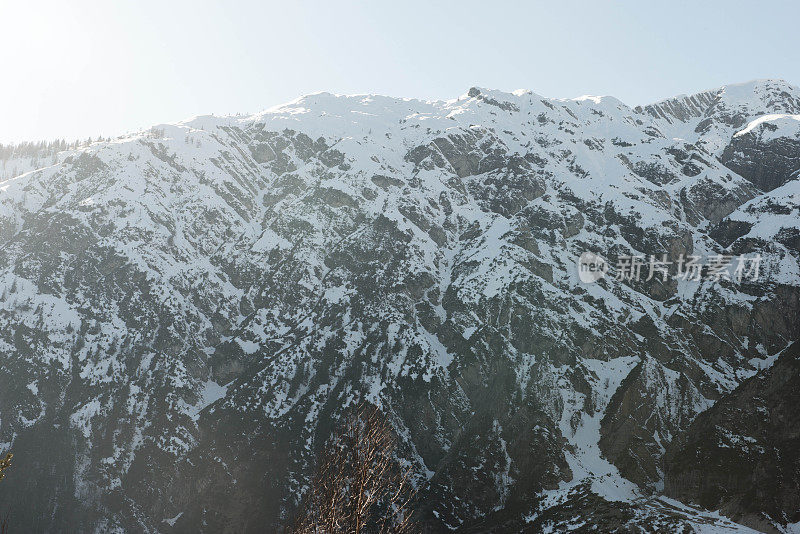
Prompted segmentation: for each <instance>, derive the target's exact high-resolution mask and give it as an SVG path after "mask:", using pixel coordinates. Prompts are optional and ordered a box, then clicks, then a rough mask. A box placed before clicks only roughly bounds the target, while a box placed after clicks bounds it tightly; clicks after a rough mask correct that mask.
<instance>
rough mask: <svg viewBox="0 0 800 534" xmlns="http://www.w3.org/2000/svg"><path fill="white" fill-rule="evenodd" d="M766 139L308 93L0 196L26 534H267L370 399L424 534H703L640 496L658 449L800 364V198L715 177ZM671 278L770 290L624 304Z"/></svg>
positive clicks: (2, 498) (737, 109) (167, 129)
mask: <svg viewBox="0 0 800 534" xmlns="http://www.w3.org/2000/svg"><path fill="white" fill-rule="evenodd" d="M775 114H781V115H782V116H784V115H786V116H790V115H795V114H800V89H798V88H796V87H793V86H790V85H788V84H786V83H784V82H780V81H758V82H752V83H749V84H742V85H739V86H728V87H725V88H722V89H719V90H716V91H711V92H706V93H702V94H700V95H694V96H691V97H681V98H677V99H673V100H669V101H665V102H662V103H659V104H655V105H653V106H648V107H646V108H643V109H636V110H634V109H630V108H629V107H627V106H625V105H624V104H623V103H621V102H619V101H617V100H615V99H613V98H608V97H604V98H593V97H589V98H581V99H575V100H555V99H546V98H542V97H540V96H537V95H535V94H532V93H528V92H526V93H515V94H507V93H501V92H497V91H487V90H483V89H478V88H472V89H470V91H469V93H468V94H467V95H464V96H462V97H461V98H459V99H457V100H453V101H448V102H421V101H414V100H407V99H395V98H388V97H380V96H354V97H341V96H334V95H329V94H318V95H311V96H308V97H304V98H302V99H299V100H297V101H295V102H293V103H291V104H287V105H285V106H282V107H278V108H275V109H273V110H272V111H269V112H265V113H262V114H258V115H254V116H252V117H246V118H214V117H201V118H198V119H195V120H192V121H188V122H186V123H181V124H177V125H163V126H159V127H157V128H154V129H152V130H150V131H149V132H143V133H140V134H136V135H132V136H129V137H125V138H120V139H117V140H114V141H108V142H101V143H95V144H92V145H91V146H88V147H84V148H81V149H79V150H71V151H65V152H62V153H60V154H58V156H57V161H56V162H55V163H54V164H53V165H52V166H48V167H46V168H41V169H38V170H35V171H34V172H30V173H27V174H23V175H21V176H17V177H16V178H14V179H12V180H9V181H5V182H2V183H0V236H2V243H1V244H0V295H2V298H0V325H2V329H0V358H2V360H1V361H2V363H1V364H0V384H3V387H2V388H0V449H5V448H8V447H13V449H14V452H15V472H18V473H25V474H26V480H27V481H36V484H33V483H32V482H18V483H16V484H15V483H14V479H13V478H12V477H11V475H9V477H8V479H7V480H5V481H4V483H3V484H2V485H0V503H3V504H4V505H8V506H9V507H11V508H12V509H13V510H14V524H15V526H16V527H17V528H19V529H20V530H21V531H31V532H37V531H75V530H77V531H130V532H263V531H265V530H266V531H278V530H279V529H281V528H282V527H283V525H285V524H286V522H287V520H288V519H289V518H290V517H291V515H292V513H293V510H294V509H295V507H296V505H297V503H298V500H299V497H300V495H301V494H302V492H303V490H304V488H305V485H306V483H307V480H308V476H309V474H310V473H311V471H312V469H313V467H314V459H315V455H316V453H317V451H318V450H319V449H320V448H321V446H322V445H323V443H324V442H325V440H326V439H327V437H328V436H329V435H330V433H331V430H332V429H333V428H334V427H335V425H336V424H337V421H338V419H339V417H340V416H341V414H342V413H343V410H344V409H345V407H346V406H348V405H351V404H353V403H355V402H358V401H359V400H365V399H366V400H369V401H371V402H373V403H375V404H377V405H379V406H381V407H382V408H383V410H384V412H385V414H386V416H387V418H388V419H389V421H390V422H391V424H392V426H393V428H394V429H395V430H396V432H397V435H398V441H399V449H398V456H399V459H400V460H402V461H403V462H405V463H406V464H407V465H409V466H411V467H412V468H413V470H414V473H415V482H416V483H417V484H418V485H419V488H420V495H421V496H422V498H421V500H420V504H419V510H418V511H419V516H420V518H422V520H423V522H424V524H425V528H426V529H427V530H428V531H430V532H445V531H449V530H451V529H452V528H460V529H462V530H463V531H465V532H468V531H481V529H484V530H489V529H495V530H496V531H509V529H511V531H513V530H515V529H516V530H525V529H528V530H533V531H537V530H538V529H543V528H549V527H547V526H546V525H551V526H552V528H557V527H558V526H559V525H563V524H565V522H566V521H570V520H571V519H570V518H575V517H577V515H580V514H583V515H587V514H588V515H589V517H588V518H587V519H586V520H587V521H590V522H595V523H597V524H599V525H605V526H604V527H603V528H606V529H607V530H612V529H613V528H618V527H619V528H626V529H635V528H637V525H647V524H661V523H658V521H667V523H664V524H669V525H671V526H675V525H677V526H687V528H689V527H692V525H697V524H699V523H697V522H698V521H699V522H700V523H702V524H707V523H709V522H713V521H715V520H714V519H709V518H710V517H711V516H710V515H708V514H706V515H704V512H702V511H698V510H695V509H682V508H681V510H680V512H675V513H674V514H673V512H670V511H665V508H664V507H665V506H666V507H668V505H667V504H665V503H666V501H659V500H658V497H657V494H658V492H660V491H661V489H662V487H663V485H664V474H663V473H664V471H663V465H664V464H663V456H664V451H665V449H667V448H668V447H669V446H670V443H671V442H672V441H674V440H676V439H678V437H679V436H681V435H682V434H683V432H685V431H686V429H687V427H689V425H690V424H691V423H692V420H693V419H694V418H695V417H696V416H697V414H698V413H700V412H702V411H703V410H705V409H706V408H708V407H709V406H711V405H713V404H714V403H715V402H716V401H717V400H718V399H720V398H723V397H724V396H725V395H727V394H729V393H730V392H731V391H733V390H734V389H736V388H737V387H738V386H739V384H740V383H741V382H742V381H743V380H745V379H747V378H748V377H749V376H751V375H753V374H755V373H756V372H757V371H758V369H759V368H760V367H761V366H764V365H766V364H767V362H770V361H771V359H770V358H771V356H773V355H775V354H777V353H778V352H779V351H781V350H783V349H785V347H786V346H787V343H789V341H790V340H793V339H797V338H798V337H799V336H800V318H799V316H800V306H798V295H800V268H799V267H798V256H800V252H799V251H798V235H800V233H799V232H800V213H798V203H797V198H798V195H799V194H800V192H799V191H800V189H798V187H799V186H800V181H799V180H798V179H797V176H796V175H791V174H790V175H788V176H786V175H785V174H782V175H781V176H783V178H781V179H780V180H778V182H780V184H781V185H778V186H776V187H775V188H774V189H772V190H770V191H765V190H764V189H762V187H764V188H766V187H767V185H765V184H773V183H774V184H777V183H778V182H771V181H769V180H767V181H764V180H761V179H760V178H758V179H755V178H753V176H755V174H754V175H751V176H749V177H748V176H742V175H740V174H739V173H738V171H736V170H734V169H732V168H729V167H727V166H726V165H725V164H724V161H733V160H732V159H731V160H726V159H725V158H724V157H723V154H725V153H726V150H728V151H729V152H730V153H731V154H736V162H737V163H736V164H737V165H740V167H739V168H741V169H745V168H747V169H750V168H755V166H757V165H760V164H761V163H760V162H758V161H754V160H755V159H757V158H761V155H763V154H765V152H764V150H762V148H763V147H764V146H769V147H773V146H782V147H783V146H788V145H785V143H789V140H790V139H794V137H792V136H794V131H793V130H792V129H791V128H790V127H789V126H786V128H783V127H781V128H782V129H779V130H776V131H774V132H773V131H770V135H771V136H773V137H770V140H765V137H764V135H762V136H761V137H759V138H758V144H757V145H754V147H755V148H753V149H752V150H750V151H749V152H746V153H744V152H741V151H739V150H736V149H730V150H729V147H730V146H731V145H732V144H733V143H739V142H740V141H738V140H739V139H742V141H741V142H744V141H745V140H747V139H750V138H749V137H747V136H750V135H751V132H753V131H756V129H758V128H761V126H759V125H761V124H762V123H764V122H765V119H764V116H765V115H770V116H771V115H775ZM770 120H772V119H770ZM780 120H781V121H784V122H786V121H791V120H794V119H792V118H787V117H783V118H782V119H780ZM759 121H760V122H759ZM781 124H783V123H781ZM786 124H787V125H790V124H792V123H789V122H786ZM739 133H741V135H739V137H736V136H737V135H738V134H739ZM754 142H755V141H754ZM765 143H766V144H765ZM774 143H779V145H776V144H774ZM759 147H762V148H759ZM770 150H772V149H771V148H770ZM740 152H741V154H740ZM751 160H753V161H751ZM776 161H777V160H776ZM780 161H781V162H783V163H780V165H784V163H785V165H787V166H788V165H789V163H790V161H791V154H789V153H787V154H786V157H785V159H784V160H780ZM782 168H783V167H782ZM787 168H788V167H787ZM743 172H744V171H743ZM776 172H778V171H776ZM782 172H783V171H780V173H782ZM758 176H766V174H763V173H762V174H760V175H758ZM585 251H592V252H596V253H600V254H602V255H603V256H604V257H606V259H608V260H609V263H610V265H611V270H610V272H609V274H608V275H607V276H606V277H605V278H603V279H602V280H600V281H598V282H597V283H595V284H591V285H586V284H583V283H581V282H580V280H579V278H578V276H577V268H576V261H577V258H578V257H579V256H580V255H581V253H582V252H585ZM665 253H666V254H668V255H669V256H670V258H671V259H675V258H676V257H677V256H679V255H688V254H697V255H702V256H705V257H708V256H711V255H715V254H721V253H725V254H742V253H748V254H756V253H757V254H760V255H761V257H762V262H761V271H760V275H759V276H758V277H756V278H757V279H756V280H755V281H751V280H749V279H742V280H737V279H736V278H735V277H734V279H732V280H726V279H722V280H720V281H710V280H704V281H702V282H691V281H684V280H681V281H677V280H675V279H674V277H672V278H670V279H668V280H662V279H661V278H660V277H659V276H658V275H657V276H656V277H655V278H653V279H650V280H645V278H646V274H647V273H646V271H645V276H643V277H642V279H641V280H638V281H636V280H626V279H624V278H623V277H617V276H616V274H617V273H618V269H617V266H616V262H617V260H618V259H620V258H621V257H623V256H630V255H642V256H644V257H645V258H647V257H648V256H650V255H657V256H660V255H662V254H665ZM670 270H671V273H672V274H673V275H674V274H675V265H672V266H670ZM625 477H627V478H625ZM12 488H13V489H12ZM653 492H654V493H655V494H656V496H651V495H650V493H653ZM657 501H658V502H657ZM659 502H660V504H659ZM613 503H623V504H619V505H617V504H613ZM673 504H674V503H673ZM669 506H672V505H669ZM674 506H679V505H677V504H674ZM615 507H617V508H618V509H619V510H620V512H619V513H617V512H615V511H614V510H615ZM545 519H546V521H545ZM774 519H775V521H777V522H780V521H781V519H780V518H779V517H777V516H775V517H774ZM653 521H656V523H652V522H653ZM720 521H722V520H720ZM648 522H650V523H648ZM620 525H622V527H620ZM676 528H677V527H676ZM731 528H733V527H731ZM504 529H505V530H504Z"/></svg>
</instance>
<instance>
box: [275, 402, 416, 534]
mask: <svg viewBox="0 0 800 534" xmlns="http://www.w3.org/2000/svg"><path fill="white" fill-rule="evenodd" d="M394 450H395V439H394V434H393V432H392V430H391V428H390V426H389V425H388V424H387V423H386V421H385V420H384V418H383V416H382V415H381V413H380V411H379V410H378V409H377V408H376V407H374V406H371V405H369V404H362V405H361V406H360V407H359V408H358V409H356V410H355V411H354V412H353V413H351V414H350V415H349V416H347V417H346V418H345V420H344V422H343V424H342V426H341V428H340V430H339V431H338V432H337V433H336V434H335V435H334V436H333V437H332V438H331V439H330V441H329V442H328V444H327V446H326V447H325V449H324V450H323V452H322V454H321V456H320V459H319V462H318V466H317V472H316V474H315V475H314V477H313V479H312V480H311V486H310V488H309V489H308V491H307V492H306V495H305V497H304V499H303V504H302V507H301V510H300V514H299V517H298V519H297V521H296V523H295V525H294V528H292V529H291V530H290V532H292V533H293V534H340V533H341V534H345V533H346V534H372V533H378V534H407V533H411V532H415V531H416V530H417V528H416V525H415V524H413V523H412V521H411V507H410V502H411V499H412V498H413V497H414V495H415V491H414V489H413V487H412V485H411V481H410V475H411V471H410V470H409V469H406V468H402V467H400V466H399V465H398V463H397V462H396V461H395V458H394Z"/></svg>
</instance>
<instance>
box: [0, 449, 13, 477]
mask: <svg viewBox="0 0 800 534" xmlns="http://www.w3.org/2000/svg"><path fill="white" fill-rule="evenodd" d="M13 456H14V455H13V454H11V453H10V452H9V453H8V454H6V457H5V458H3V459H0V480H3V477H5V476H6V475H5V473H3V471H5V470H6V469H8V468H9V467H11V458H12V457H13Z"/></svg>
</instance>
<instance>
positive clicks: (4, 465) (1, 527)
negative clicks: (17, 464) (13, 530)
mask: <svg viewBox="0 0 800 534" xmlns="http://www.w3.org/2000/svg"><path fill="white" fill-rule="evenodd" d="M13 456H14V455H13V454H11V453H10V452H9V453H8V454H6V457H5V458H2V459H0V480H3V478H4V477H5V476H6V474H5V473H4V472H3V471H5V470H6V469H8V468H9V467H11V458H12V457H13ZM7 533H8V512H6V515H5V516H4V517H3V518H2V519H0V534H7Z"/></svg>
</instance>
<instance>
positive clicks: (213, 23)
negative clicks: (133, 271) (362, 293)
mask: <svg viewBox="0 0 800 534" xmlns="http://www.w3.org/2000/svg"><path fill="white" fill-rule="evenodd" d="M656 4H657V5H656ZM798 21H800V3H797V2H788V1H787V2H761V3H753V2H730V1H726V2H658V3H656V2H649V1H648V2H641V1H637V2H604V1H600V0H595V1H587V2H561V1H548V2H504V1H501V0H493V1H490V2H485V1H484V2H476V1H467V0H462V1H458V2H455V1H453V2H434V1H433V0H429V1H419V2H418V1H411V0H404V1H393V2H383V1H371V2H352V1H342V2H333V1H328V2H310V1H308V2H300V1H292V0H284V1H280V2H275V1H261V2H256V1H241V2H236V1H232V0H230V1H219V2H212V1H203V0H194V1H169V0H162V1H160V2H156V1H150V0H136V1H126V0H118V1H113V0H112V1H109V0H104V1H80V0H79V1H73V2H65V1H63V0H62V1H36V0H14V1H9V0H0V54H2V55H1V56H0V57H2V62H1V63H0V65H1V66H2V67H1V69H0V73H2V74H1V75H0V143H7V142H16V141H23V140H40V139H46V140H51V139H55V138H66V139H67V140H72V139H75V138H78V137H80V138H86V137H89V136H92V137H97V136H98V135H103V136H108V135H119V134H122V133H125V132H128V131H133V130H138V129H141V128H146V127H149V126H150V125H153V124H157V123H163V122H175V121H179V120H183V119H186V118H189V117H192V116H195V115H203V114H210V113H214V114H218V115H222V114H232V113H238V112H247V113H254V112H257V111H260V110H263V109H266V108H268V107H271V106H273V105H276V104H280V103H283V102H286V101H289V100H292V99H294V98H296V97H297V96H300V95H302V94H308V93H313V92H317V91H330V92H335V93H345V94H353V93H379V94H387V95H392V96H411V97H418V98H425V99H448V98H455V97H457V96H459V95H461V94H464V93H466V92H467V90H468V89H469V87H471V86H473V85H477V86H481V87H489V88H493V89H501V90H507V91H512V90H514V89H530V90H532V91H534V92H536V93H539V94H541V95H543V96H549V97H565V98H566V97H575V96H580V95H584V94H593V95H613V96H616V97H617V98H619V99H621V100H622V101H624V102H626V103H627V104H629V105H637V104H643V103H649V102H652V101H655V100H658V99H661V98H666V97H669V96H674V95H676V94H680V93H691V92H695V91H699V90H704V89H709V88H713V87H718V86H720V85H724V84H726V83H735V82H743V81H747V80H751V79H754V78H783V79H786V80H788V81H789V82H791V83H795V84H800V46H798V37H797V35H798V33H799V32H798V25H799V24H800V23H798Z"/></svg>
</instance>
